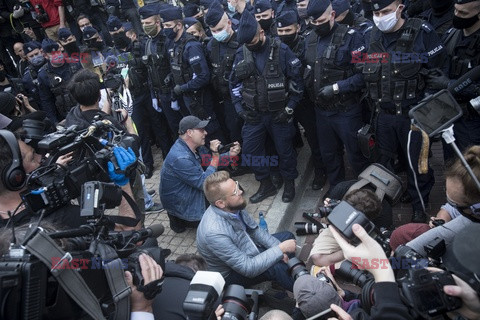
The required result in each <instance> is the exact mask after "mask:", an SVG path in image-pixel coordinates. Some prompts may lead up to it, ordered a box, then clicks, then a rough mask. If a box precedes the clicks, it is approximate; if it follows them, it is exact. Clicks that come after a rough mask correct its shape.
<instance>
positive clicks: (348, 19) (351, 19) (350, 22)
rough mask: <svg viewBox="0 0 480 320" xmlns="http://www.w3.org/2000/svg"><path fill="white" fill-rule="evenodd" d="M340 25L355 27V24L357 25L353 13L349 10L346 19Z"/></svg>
mask: <svg viewBox="0 0 480 320" xmlns="http://www.w3.org/2000/svg"><path fill="white" fill-rule="evenodd" d="M339 23H341V24H345V25H348V26H353V24H354V23H355V16H354V15H353V13H352V11H350V10H349V11H348V13H347V15H346V16H345V18H343V20H342V21H340V22H339Z"/></svg>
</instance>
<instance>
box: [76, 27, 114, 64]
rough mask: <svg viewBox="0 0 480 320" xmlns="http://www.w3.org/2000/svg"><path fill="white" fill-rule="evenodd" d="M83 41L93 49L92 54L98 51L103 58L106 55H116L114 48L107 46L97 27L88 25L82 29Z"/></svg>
mask: <svg viewBox="0 0 480 320" xmlns="http://www.w3.org/2000/svg"><path fill="white" fill-rule="evenodd" d="M109 35H110V34H109ZM83 43H85V45H86V46H87V47H88V48H89V49H91V50H93V52H92V55H94V52H97V53H98V52H99V53H101V55H102V56H103V59H105V58H107V57H108V56H116V55H117V52H116V50H115V48H112V47H110V46H107V45H106V44H105V42H104V41H103V38H102V37H101V36H100V34H99V33H98V31H97V29H95V28H94V27H90V26H88V27H85V28H84V29H83ZM93 59H95V57H93ZM99 59H100V56H99Z"/></svg>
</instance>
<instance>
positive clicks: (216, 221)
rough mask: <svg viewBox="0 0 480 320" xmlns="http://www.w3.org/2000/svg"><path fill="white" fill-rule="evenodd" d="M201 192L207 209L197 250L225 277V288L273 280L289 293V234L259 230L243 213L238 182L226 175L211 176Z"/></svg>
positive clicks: (293, 243) (291, 237)
mask: <svg viewBox="0 0 480 320" xmlns="http://www.w3.org/2000/svg"><path fill="white" fill-rule="evenodd" d="M203 191H204V193H205V196H206V198H207V200H208V201H209V202H210V207H208V209H207V210H206V211H205V213H204V215H203V218H202V220H201V221H200V224H199V226H198V229H197V248H198V251H199V252H200V254H201V255H202V256H203V258H204V259H205V260H206V261H207V265H208V269H209V270H210V271H217V272H220V273H221V274H222V276H223V277H224V278H225V282H226V285H227V286H228V285H231V284H238V285H242V286H244V287H251V286H253V285H255V284H258V283H261V282H264V281H276V282H278V283H279V284H280V285H281V286H282V287H283V288H285V289H287V290H289V291H292V290H293V279H292V277H291V276H290V274H289V273H288V266H287V264H286V262H287V261H288V255H287V254H293V253H295V249H296V241H295V237H294V235H293V234H292V233H291V232H280V233H276V234H273V235H270V234H269V233H268V232H267V231H265V230H262V229H260V228H259V226H258V224H257V223H256V222H255V220H254V219H253V218H252V216H251V215H250V214H249V213H248V212H247V211H246V210H244V209H245V207H246V205H247V203H246V200H245V198H244V197H243V191H242V190H241V188H240V187H239V185H238V181H234V180H232V179H231V178H230V175H229V174H228V172H225V171H220V172H215V173H212V174H211V175H210V176H208V178H207V179H206V180H205V182H204V185H203Z"/></svg>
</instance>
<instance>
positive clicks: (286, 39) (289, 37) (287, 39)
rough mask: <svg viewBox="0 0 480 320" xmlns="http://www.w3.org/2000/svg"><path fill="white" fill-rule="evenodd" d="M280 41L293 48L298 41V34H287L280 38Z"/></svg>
mask: <svg viewBox="0 0 480 320" xmlns="http://www.w3.org/2000/svg"><path fill="white" fill-rule="evenodd" d="M279 37H280V40H282V42H283V43H285V44H286V45H287V46H289V47H291V46H293V44H294V43H295V40H296V39H297V33H292V34H286V35H282V36H279Z"/></svg>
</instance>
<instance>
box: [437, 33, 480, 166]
mask: <svg viewBox="0 0 480 320" xmlns="http://www.w3.org/2000/svg"><path fill="white" fill-rule="evenodd" d="M445 48H446V50H447V54H448V59H447V61H448V62H447V64H448V67H449V70H450V72H449V75H448V77H449V78H450V79H452V80H453V79H458V78H460V77H461V76H462V75H464V74H465V73H467V72H468V71H470V70H471V69H473V68H475V67H477V66H479V65H480V29H479V30H477V31H475V32H474V33H473V34H471V35H469V36H468V37H466V36H465V35H464V34H463V30H460V29H454V28H452V29H451V30H449V31H448V32H447V35H446V38H445ZM479 86H480V81H478V80H477V81H475V82H474V83H473V84H472V85H470V86H468V87H467V88H465V89H464V90H462V91H461V92H459V93H458V94H457V95H456V96H455V99H456V100H457V102H458V103H459V104H460V106H461V107H462V109H463V117H462V118H460V119H459V120H457V121H456V122H455V124H454V126H453V132H454V135H455V139H456V144H457V146H458V148H459V149H460V150H461V151H462V152H463V151H464V150H466V149H467V147H469V146H471V145H480V115H479V114H478V112H477V111H476V110H475V109H474V108H473V107H472V105H471V103H470V102H469V101H470V100H471V99H474V98H476V97H478V96H480V89H478V88H479ZM477 108H478V107H477ZM477 110H478V109H477ZM442 142H443V140H442ZM443 147H444V148H443V154H444V158H445V160H449V159H452V158H454V157H455V156H456V153H455V152H454V151H453V149H452V147H451V146H450V145H446V144H445V143H444V146H443Z"/></svg>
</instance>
